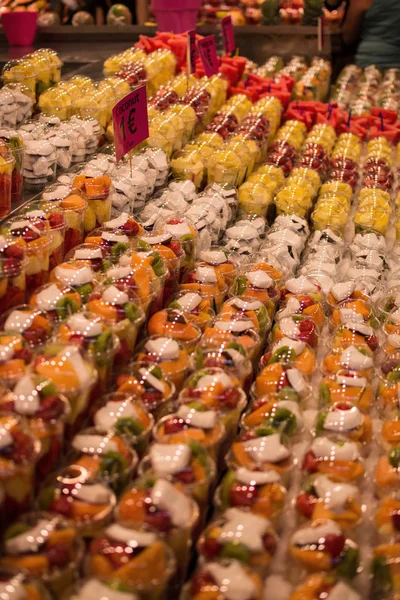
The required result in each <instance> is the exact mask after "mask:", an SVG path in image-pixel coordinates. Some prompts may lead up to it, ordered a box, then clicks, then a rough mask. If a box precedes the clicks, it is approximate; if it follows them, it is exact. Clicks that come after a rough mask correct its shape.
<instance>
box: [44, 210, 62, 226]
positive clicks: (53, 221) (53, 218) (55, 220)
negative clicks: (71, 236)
mask: <svg viewBox="0 0 400 600" xmlns="http://www.w3.org/2000/svg"><path fill="white" fill-rule="evenodd" d="M48 219H49V223H50V227H51V228H52V229H58V228H59V227H61V226H62V225H64V217H63V216H62V214H61V213H51V214H50V215H49V216H48Z"/></svg>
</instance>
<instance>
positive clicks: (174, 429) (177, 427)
mask: <svg viewBox="0 0 400 600" xmlns="http://www.w3.org/2000/svg"><path fill="white" fill-rule="evenodd" d="M184 428H185V421H184V420H183V419H177V418H174V417H172V418H171V419H168V421H166V422H165V424H164V431H165V433H166V434H167V435H169V434H173V433H178V432H179V431H182V429H184Z"/></svg>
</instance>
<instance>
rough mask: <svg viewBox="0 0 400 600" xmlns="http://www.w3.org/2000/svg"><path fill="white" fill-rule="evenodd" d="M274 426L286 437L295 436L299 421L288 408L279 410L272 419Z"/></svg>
mask: <svg viewBox="0 0 400 600" xmlns="http://www.w3.org/2000/svg"><path fill="white" fill-rule="evenodd" d="M272 424H273V426H274V427H276V428H277V429H279V430H280V431H282V432H283V433H286V435H293V434H294V433H295V432H296V429H297V419H296V417H295V415H294V414H293V413H292V412H291V411H290V410H288V409H287V408H278V410H277V411H276V412H275V414H274V417H273V419H272Z"/></svg>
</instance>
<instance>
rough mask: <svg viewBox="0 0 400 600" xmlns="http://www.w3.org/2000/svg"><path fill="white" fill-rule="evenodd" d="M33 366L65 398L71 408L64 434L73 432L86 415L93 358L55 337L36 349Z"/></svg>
mask: <svg viewBox="0 0 400 600" xmlns="http://www.w3.org/2000/svg"><path fill="white" fill-rule="evenodd" d="M33 369H34V373H35V374H37V375H41V376H42V377H45V378H47V379H50V380H51V381H52V382H53V383H54V384H55V385H56V388H57V390H58V392H59V393H60V394H63V395H64V396H65V397H66V398H67V400H68V402H69V404H70V408H71V411H70V413H69V415H68V418H67V428H66V429H67V434H68V435H71V434H73V433H75V431H77V430H78V429H80V428H81V427H82V423H84V422H85V420H86V418H87V412H88V408H89V400H90V394H91V391H92V389H93V387H94V386H95V384H96V381H97V370H96V368H95V366H94V364H93V362H92V361H91V360H90V359H89V358H88V357H87V355H86V354H85V353H83V351H82V350H80V349H79V348H78V346H77V345H74V344H70V345H68V344H66V343H63V342H61V341H60V342H57V341H55V342H52V343H51V344H47V346H46V347H45V348H44V349H43V350H41V351H39V352H38V353H37V355H36V358H35V361H34V367H33Z"/></svg>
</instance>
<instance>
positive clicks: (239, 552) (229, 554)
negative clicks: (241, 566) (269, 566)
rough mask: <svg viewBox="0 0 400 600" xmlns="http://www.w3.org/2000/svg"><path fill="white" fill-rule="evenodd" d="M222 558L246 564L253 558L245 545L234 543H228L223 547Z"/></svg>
mask: <svg viewBox="0 0 400 600" xmlns="http://www.w3.org/2000/svg"><path fill="white" fill-rule="evenodd" d="M220 557H221V558H231V559H234V560H239V561H240V562H243V563H246V564H249V562H250V558H251V557H250V552H249V550H248V548H246V546H245V545H244V544H235V543H234V542H228V543H227V544H225V545H224V546H223V548H222V550H221V553H220Z"/></svg>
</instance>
